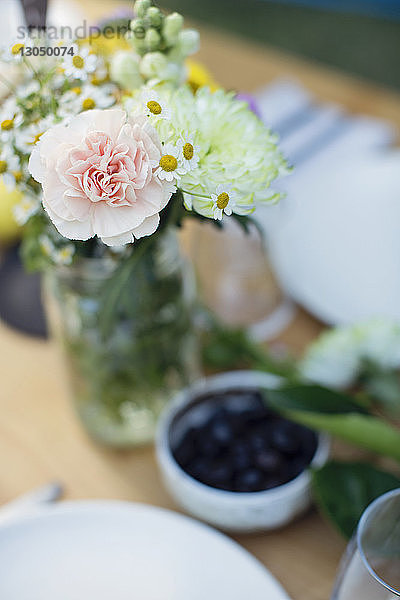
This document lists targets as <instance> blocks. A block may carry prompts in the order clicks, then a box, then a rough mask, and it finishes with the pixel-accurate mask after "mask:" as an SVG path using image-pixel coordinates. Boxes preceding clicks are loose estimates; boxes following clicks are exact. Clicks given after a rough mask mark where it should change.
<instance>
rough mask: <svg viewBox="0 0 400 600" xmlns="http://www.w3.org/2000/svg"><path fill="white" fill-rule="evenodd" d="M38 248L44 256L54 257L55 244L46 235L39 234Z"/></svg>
mask: <svg viewBox="0 0 400 600" xmlns="http://www.w3.org/2000/svg"><path fill="white" fill-rule="evenodd" d="M39 245H40V249H41V251H42V252H43V254H44V255H45V256H47V257H48V258H51V259H54V254H55V246H54V244H53V242H52V241H51V239H50V238H49V236H48V235H45V234H43V235H41V236H40V238H39Z"/></svg>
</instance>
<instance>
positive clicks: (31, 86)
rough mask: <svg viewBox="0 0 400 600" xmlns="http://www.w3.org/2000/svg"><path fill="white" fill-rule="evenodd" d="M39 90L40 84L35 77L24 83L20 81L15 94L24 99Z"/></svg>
mask: <svg viewBox="0 0 400 600" xmlns="http://www.w3.org/2000/svg"><path fill="white" fill-rule="evenodd" d="M39 91H40V84H39V82H38V81H37V80H36V79H32V80H31V81H28V82H26V83H22V84H21V85H19V86H18V87H17V89H16V96H17V98H19V99H25V98H28V97H29V96H32V94H38V93H39Z"/></svg>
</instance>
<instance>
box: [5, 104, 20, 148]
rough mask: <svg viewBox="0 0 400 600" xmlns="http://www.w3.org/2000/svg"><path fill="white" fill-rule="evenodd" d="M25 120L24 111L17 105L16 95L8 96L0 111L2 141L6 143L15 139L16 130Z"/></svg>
mask: <svg viewBox="0 0 400 600" xmlns="http://www.w3.org/2000/svg"><path fill="white" fill-rule="evenodd" d="M22 121H23V116H22V113H21V111H20V109H19V107H18V106H17V103H16V101H15V97H14V96H11V97H10V98H8V99H7V100H6V101H5V102H4V104H3V106H2V108H1V111H0V141H1V142H2V143H3V144H6V143H8V142H10V141H12V140H13V138H14V136H15V131H16V130H17V128H18V127H19V125H21V123H22Z"/></svg>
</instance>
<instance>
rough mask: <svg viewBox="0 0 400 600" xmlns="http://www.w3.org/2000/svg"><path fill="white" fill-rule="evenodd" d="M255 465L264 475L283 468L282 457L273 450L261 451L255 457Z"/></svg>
mask: <svg viewBox="0 0 400 600" xmlns="http://www.w3.org/2000/svg"><path fill="white" fill-rule="evenodd" d="M255 463H256V465H257V467H259V468H260V469H261V470H262V471H264V472H265V473H276V472H277V471H279V470H280V469H282V467H283V463H284V461H283V459H282V455H281V454H280V453H279V452H278V451H277V450H274V449H273V448H269V449H266V450H262V451H260V452H257V454H256V455H255Z"/></svg>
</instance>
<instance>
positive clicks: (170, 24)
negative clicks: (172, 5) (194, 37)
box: [163, 12, 183, 46]
mask: <svg viewBox="0 0 400 600" xmlns="http://www.w3.org/2000/svg"><path fill="white" fill-rule="evenodd" d="M182 27H183V17H182V15H180V14H179V13H177V12H174V13H172V14H170V15H168V16H167V17H165V20H164V25H163V36H164V38H165V41H166V42H167V44H169V45H171V46H172V45H173V44H176V42H177V41H178V35H179V33H180V32H181V30H182Z"/></svg>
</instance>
